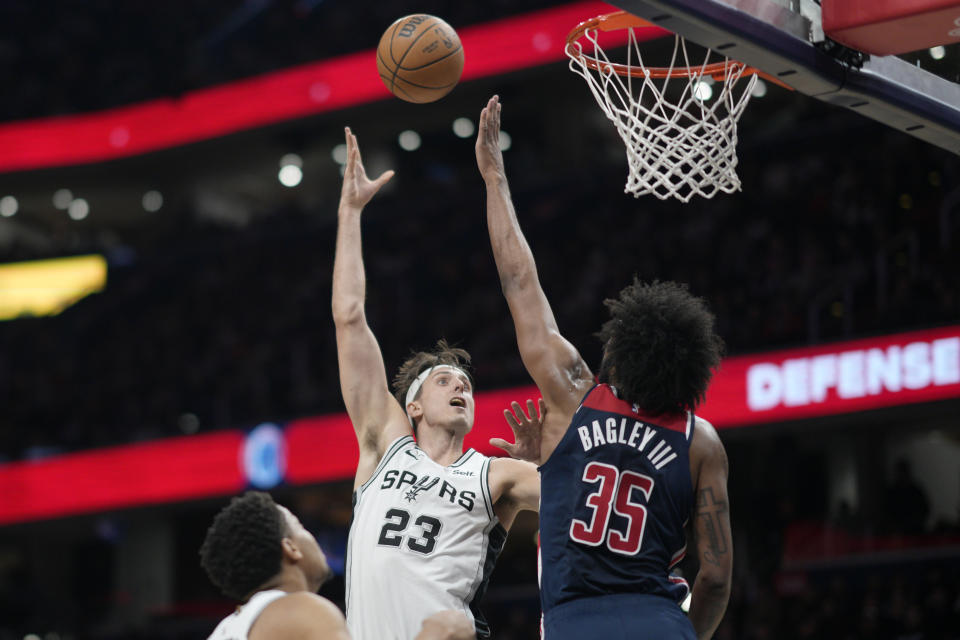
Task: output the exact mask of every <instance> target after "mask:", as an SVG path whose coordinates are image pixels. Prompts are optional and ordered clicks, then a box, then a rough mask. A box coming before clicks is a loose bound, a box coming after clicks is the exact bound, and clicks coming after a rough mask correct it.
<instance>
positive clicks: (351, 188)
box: [340, 127, 393, 209]
mask: <svg viewBox="0 0 960 640" xmlns="http://www.w3.org/2000/svg"><path fill="white" fill-rule="evenodd" d="M344 132H345V133H346V136H347V166H346V167H345V168H344V170H343V187H342V189H341V190H340V205H341V206H344V205H346V206H348V207H351V208H354V209H362V208H363V207H364V206H365V205H366V204H367V203H368V202H370V200H371V199H372V198H373V196H375V195H376V193H377V191H379V190H380V187H382V186H383V185H385V184H386V183H387V182H388V181H389V180H390V178H392V177H393V170H392V169H391V170H389V171H384V172H383V173H382V174H381V175H380V177H379V178H377V179H376V180H371V179H370V178H368V177H367V170H366V169H364V168H363V160H362V159H361V158H360V147H359V146H358V145H357V136H355V135H353V132H352V131H350V127H345V128H344Z"/></svg>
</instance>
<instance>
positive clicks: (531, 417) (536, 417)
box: [490, 398, 547, 464]
mask: <svg viewBox="0 0 960 640" xmlns="http://www.w3.org/2000/svg"><path fill="white" fill-rule="evenodd" d="M510 406H511V408H512V411H511V410H510V409H504V411H503V417H504V418H506V419H507V424H509V425H510V428H511V429H512V430H513V439H514V440H515V441H516V442H514V443H513V444H511V443H509V442H507V441H506V440H504V439H503V438H490V444H492V445H493V446H495V447H499V448H500V449H503V450H504V451H506V452H507V453H508V454H510V457H511V458H516V459H517V460H525V461H527V462H533V463H534V464H538V463H539V462H540V431H541V429H542V428H543V418H544V416H546V415H547V405H546V404H544V402H543V398H540V399H539V401H538V402H537V406H536V407H534V405H533V400H527V412H526V413H524V412H523V407H521V406H520V403H519V402H512V403H511V404H510Z"/></svg>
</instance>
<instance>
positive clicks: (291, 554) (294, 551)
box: [280, 538, 303, 562]
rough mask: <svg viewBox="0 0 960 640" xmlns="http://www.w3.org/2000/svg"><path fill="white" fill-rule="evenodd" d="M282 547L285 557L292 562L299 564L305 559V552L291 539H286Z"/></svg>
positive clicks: (282, 541) (281, 543) (282, 542)
mask: <svg viewBox="0 0 960 640" xmlns="http://www.w3.org/2000/svg"><path fill="white" fill-rule="evenodd" d="M280 545H281V547H282V548H283V557H284V558H286V559H287V560H289V561H290V562H299V561H300V560H302V559H303V552H302V551H300V547H298V546H297V543H296V542H294V541H293V540H292V539H291V538H284V539H283V540H281V542H280Z"/></svg>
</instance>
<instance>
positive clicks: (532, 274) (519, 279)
mask: <svg viewBox="0 0 960 640" xmlns="http://www.w3.org/2000/svg"><path fill="white" fill-rule="evenodd" d="M536 278H537V273H536V271H534V270H533V269H530V268H529V267H528V266H527V265H519V264H517V265H508V266H507V267H506V268H504V269H502V270H501V271H500V288H501V289H502V290H503V293H504V294H511V293H520V292H523V291H524V290H525V289H526V288H527V287H529V286H530V284H531V283H533V282H536Z"/></svg>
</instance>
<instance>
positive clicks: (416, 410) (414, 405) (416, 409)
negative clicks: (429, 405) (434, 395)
mask: <svg viewBox="0 0 960 640" xmlns="http://www.w3.org/2000/svg"><path fill="white" fill-rule="evenodd" d="M407 415H408V416H410V417H411V418H413V419H414V420H416V419H417V418H419V417H421V416H422V415H423V407H421V406H420V403H419V402H417V401H416V400H414V401H412V402H411V403H410V404H408V405H407Z"/></svg>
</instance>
